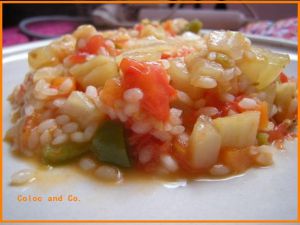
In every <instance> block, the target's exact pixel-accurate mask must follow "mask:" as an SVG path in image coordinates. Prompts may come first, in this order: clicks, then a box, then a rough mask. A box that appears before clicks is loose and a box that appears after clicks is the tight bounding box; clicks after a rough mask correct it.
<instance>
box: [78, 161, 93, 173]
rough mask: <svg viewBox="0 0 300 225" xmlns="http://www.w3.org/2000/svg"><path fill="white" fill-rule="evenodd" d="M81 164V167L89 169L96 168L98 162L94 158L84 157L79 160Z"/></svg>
mask: <svg viewBox="0 0 300 225" xmlns="http://www.w3.org/2000/svg"><path fill="white" fill-rule="evenodd" d="M79 166H80V168H81V169H83V170H85V171H88V170H92V169H95V168H96V163H95V162H94V160H92V159H89V158H82V159H80V161H79Z"/></svg>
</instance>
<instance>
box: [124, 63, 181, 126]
mask: <svg viewBox="0 0 300 225" xmlns="http://www.w3.org/2000/svg"><path fill="white" fill-rule="evenodd" d="M120 67H121V70H122V72H123V76H124V87H125V89H129V88H140V89H141V90H142V91H143V93H144V97H143V99H142V105H141V106H142V108H143V109H144V110H145V111H146V112H147V113H149V114H150V115H152V116H154V117H155V118H157V119H159V120H163V121H165V120H167V119H168V116H169V109H170V98H171V97H172V96H174V95H175V93H176V91H175V89H174V88H173V87H172V86H171V85H170V84H169V81H168V78H167V73H166V71H165V70H164V68H163V67H162V66H161V65H160V64H158V63H142V62H138V61H135V60H132V59H123V60H122V62H121V65H120Z"/></svg>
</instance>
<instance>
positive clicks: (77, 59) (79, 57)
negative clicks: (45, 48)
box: [69, 53, 87, 64]
mask: <svg viewBox="0 0 300 225" xmlns="http://www.w3.org/2000/svg"><path fill="white" fill-rule="evenodd" d="M86 58H87V55H86V54H83V53H76V54H73V55H70V56H69V60H70V62H71V63H72V64H80V63H84V62H86Z"/></svg>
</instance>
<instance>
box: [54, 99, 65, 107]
mask: <svg viewBox="0 0 300 225" xmlns="http://www.w3.org/2000/svg"><path fill="white" fill-rule="evenodd" d="M65 102H66V99H65V98H57V99H55V100H54V101H53V105H54V106H56V107H57V108H60V107H61V106H62V105H63V104H65Z"/></svg>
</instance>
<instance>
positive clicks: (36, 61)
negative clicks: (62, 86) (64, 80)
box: [28, 46, 59, 69]
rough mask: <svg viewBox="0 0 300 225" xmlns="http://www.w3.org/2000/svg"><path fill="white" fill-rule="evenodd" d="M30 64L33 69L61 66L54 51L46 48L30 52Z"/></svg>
mask: <svg viewBox="0 0 300 225" xmlns="http://www.w3.org/2000/svg"><path fill="white" fill-rule="evenodd" d="M28 63H29V65H30V67H32V68H33V69H39V68H42V67H45V66H55V65H57V64H59V59H58V58H57V57H56V56H55V53H54V51H53V50H52V49H51V48H50V47H49V46H46V47H40V48H36V49H34V50H32V51H31V52H29V54H28Z"/></svg>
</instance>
